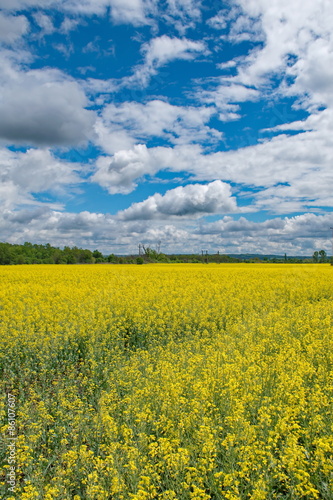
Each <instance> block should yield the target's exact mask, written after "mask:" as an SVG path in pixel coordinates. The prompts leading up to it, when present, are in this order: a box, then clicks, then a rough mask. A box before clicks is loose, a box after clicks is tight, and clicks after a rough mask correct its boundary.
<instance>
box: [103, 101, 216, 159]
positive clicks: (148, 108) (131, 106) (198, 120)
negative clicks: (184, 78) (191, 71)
mask: <svg viewBox="0 0 333 500" xmlns="http://www.w3.org/2000/svg"><path fill="white" fill-rule="evenodd" d="M215 113H216V110H215V108H214V107H213V106H209V107H204V106H200V107H199V106H198V107H194V106H173V105H171V104H169V103H167V102H165V101H161V100H157V99H156V100H152V101H149V102H147V103H146V104H143V103H137V102H124V103H121V104H118V105H116V104H109V105H107V106H105V108H104V109H103V112H102V114H101V118H102V120H100V121H99V122H98V123H97V124H96V131H97V133H98V135H99V142H98V143H99V144H100V145H101V146H102V147H103V149H104V151H105V152H107V153H109V154H113V153H114V152H116V151H117V150H119V149H129V148H130V147H131V146H132V145H133V144H134V143H135V142H142V141H143V140H146V139H148V138H151V137H160V138H163V139H165V140H166V141H168V142H169V143H171V144H189V143H192V142H201V143H207V144H211V143H216V142H217V141H219V140H221V139H222V134H221V132H219V131H217V130H215V129H212V128H210V127H209V126H207V125H206V124H207V123H208V122H209V121H210V119H211V117H212V116H213V115H214V114H215Z"/></svg>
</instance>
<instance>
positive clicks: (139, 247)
mask: <svg viewBox="0 0 333 500" xmlns="http://www.w3.org/2000/svg"><path fill="white" fill-rule="evenodd" d="M139 257H141V243H139Z"/></svg>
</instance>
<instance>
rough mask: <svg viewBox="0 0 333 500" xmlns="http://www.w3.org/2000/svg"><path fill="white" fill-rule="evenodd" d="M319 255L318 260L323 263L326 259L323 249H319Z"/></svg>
mask: <svg viewBox="0 0 333 500" xmlns="http://www.w3.org/2000/svg"><path fill="white" fill-rule="evenodd" d="M319 256H320V258H319V262H321V263H324V262H326V261H327V255H326V252H325V250H320V251H319Z"/></svg>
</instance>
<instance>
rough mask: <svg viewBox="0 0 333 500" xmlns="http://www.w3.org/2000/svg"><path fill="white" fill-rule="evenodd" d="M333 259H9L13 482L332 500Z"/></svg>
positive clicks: (145, 499)
mask: <svg viewBox="0 0 333 500" xmlns="http://www.w3.org/2000/svg"><path fill="white" fill-rule="evenodd" d="M332 273H333V269H332V268H331V267H330V266H328V265H327V266H326V265H317V266H316V265H294V266H286V265H269V264H265V265H245V264H237V265H233V264H228V265H214V264H212V265H209V266H205V265H200V264H199V265H186V264H184V265H170V264H168V265H163V264H161V265H154V266H137V267H135V266H62V265H59V266H47V265H46V266H15V267H14V266H13V267H1V268H0V279H1V284H2V286H1V288H0V333H1V337H0V338H1V340H0V363H1V373H2V383H1V384H2V394H3V401H4V405H3V408H2V410H1V432H2V435H3V438H4V443H6V442H7V441H8V437H9V434H8V432H9V423H8V412H7V407H6V404H7V396H6V395H7V394H8V393H10V394H12V395H13V397H15V398H16V399H15V400H16V428H15V438H16V441H15V474H16V476H15V481H16V484H15V492H14V493H12V492H10V491H9V490H8V480H7V479H8V473H9V470H10V464H9V463H8V450H7V449H6V447H3V449H1V453H2V459H3V462H4V464H5V467H4V469H3V470H4V473H3V475H2V477H1V478H0V494H1V496H2V497H3V498H6V499H7V500H9V499H11V500H13V499H23V500H34V499H36V500H37V499H38V500H39V499H43V500H72V499H74V500H86V499H87V500H109V499H112V500H155V499H156V500H245V499H246V500H265V499H269V500H270V499H272V500H273V499H276V500H278V499H281V500H282V499H290V500H296V499H304V500H308V499H309V500H310V499H314V500H316V499H325V500H332V499H333V493H332V491H333V461H332V458H333V452H332V450H333V433H332V430H333V429H332V421H333V419H332V400H333V398H332V396H333V383H332V382H333V370H332V364H333V350H332V344H333V337H332V334H333V321H332V319H333V310H332V298H333V280H332V277H333V275H332ZM6 440H7V441H6Z"/></svg>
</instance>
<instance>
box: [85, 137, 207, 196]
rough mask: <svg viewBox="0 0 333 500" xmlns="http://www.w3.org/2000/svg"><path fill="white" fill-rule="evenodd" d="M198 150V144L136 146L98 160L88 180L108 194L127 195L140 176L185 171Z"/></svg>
mask: <svg viewBox="0 0 333 500" xmlns="http://www.w3.org/2000/svg"><path fill="white" fill-rule="evenodd" d="M201 151H202V150H201V147H200V146H198V145H186V146H176V147H175V148H167V147H162V146H161V147H155V148H147V147H146V146H145V145H144V144H137V145H135V146H133V148H132V149H129V150H121V151H117V152H116V153H115V154H114V156H112V157H107V156H101V157H99V158H98V159H97V161H96V172H95V174H94V175H93V176H92V178H91V180H92V181H93V182H96V183H98V184H99V185H100V186H102V187H104V188H105V189H107V190H108V191H109V193H110V194H115V193H122V194H127V193H130V192H131V191H133V190H134V189H135V188H136V186H137V182H138V181H139V179H140V178H142V177H143V176H144V175H154V174H156V173H157V172H158V171H160V170H165V169H168V168H170V169H171V168H172V169H173V170H176V171H177V170H180V171H181V170H186V168H187V167H188V165H189V162H190V161H191V158H192V159H193V160H194V159H195V160H197V159H198V157H199V156H200V155H199V152H201ZM215 178H216V177H215Z"/></svg>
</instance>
